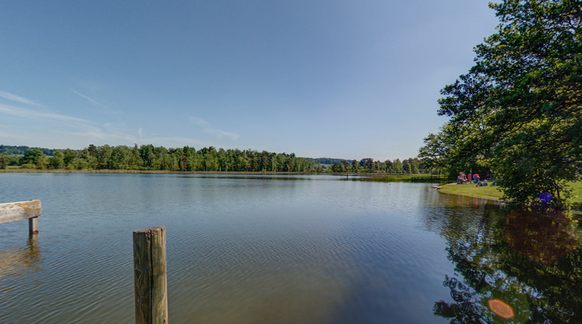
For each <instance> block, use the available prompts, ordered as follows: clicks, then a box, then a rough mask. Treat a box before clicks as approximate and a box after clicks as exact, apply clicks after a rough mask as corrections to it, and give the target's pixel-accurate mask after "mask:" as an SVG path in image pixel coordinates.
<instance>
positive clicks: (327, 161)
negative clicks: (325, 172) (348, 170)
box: [311, 158, 352, 165]
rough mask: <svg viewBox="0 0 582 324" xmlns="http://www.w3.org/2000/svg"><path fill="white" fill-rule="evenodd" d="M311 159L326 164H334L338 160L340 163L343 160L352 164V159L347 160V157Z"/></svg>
mask: <svg viewBox="0 0 582 324" xmlns="http://www.w3.org/2000/svg"><path fill="white" fill-rule="evenodd" d="M311 160H312V161H313V163H315V164H317V163H321V164H325V165H334V164H335V163H336V162H337V163H338V164H339V163H342V161H348V163H349V164H350V165H351V164H352V160H346V159H332V158H317V159H311Z"/></svg>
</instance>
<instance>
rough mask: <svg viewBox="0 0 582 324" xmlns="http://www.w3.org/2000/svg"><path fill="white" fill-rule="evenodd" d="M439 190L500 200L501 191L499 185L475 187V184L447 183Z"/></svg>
mask: <svg viewBox="0 0 582 324" xmlns="http://www.w3.org/2000/svg"><path fill="white" fill-rule="evenodd" d="M439 191H440V192H443V193H448V194H453V195H459V196H469V197H475V198H483V199H492V200H500V199H501V196H503V193H502V192H501V191H500V190H499V187H493V186H485V187H476V186H475V184H474V183H473V184H462V185H458V184H447V185H443V186H441V188H440V189H439Z"/></svg>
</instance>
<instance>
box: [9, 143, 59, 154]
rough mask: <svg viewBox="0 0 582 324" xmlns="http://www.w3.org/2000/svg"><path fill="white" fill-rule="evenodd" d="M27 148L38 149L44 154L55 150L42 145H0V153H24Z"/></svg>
mask: <svg viewBox="0 0 582 324" xmlns="http://www.w3.org/2000/svg"><path fill="white" fill-rule="evenodd" d="M29 150H39V151H41V152H42V153H43V154H44V155H49V156H52V155H53V152H54V151H55V150H50V149H47V148H42V147H28V146H9V145H0V154H2V153H4V154H6V155H24V154H26V152H28V151H29Z"/></svg>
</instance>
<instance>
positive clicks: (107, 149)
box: [0, 144, 425, 174]
mask: <svg viewBox="0 0 582 324" xmlns="http://www.w3.org/2000/svg"><path fill="white" fill-rule="evenodd" d="M52 153H53V155H52V156H47V155H45V154H44V153H43V152H42V151H41V150H38V149H29V150H27V151H26V153H25V154H24V155H23V156H8V155H5V154H0V168H5V167H6V166H7V165H20V166H21V167H23V168H34V169H68V170H161V171H190V172H192V171H219V172H356V173H358V172H386V173H409V174H416V173H420V172H423V171H425V170H424V168H423V165H422V163H421V162H420V160H419V159H418V158H410V159H405V160H403V161H400V160H399V159H396V160H394V161H393V162H392V161H390V160H386V161H384V162H381V161H374V160H373V159H370V158H366V159H362V160H360V161H357V160H353V161H348V160H340V159H334V160H335V161H336V162H335V164H334V165H332V166H331V167H325V166H323V165H322V164H321V163H316V161H318V159H311V158H303V157H297V156H295V154H294V153H291V154H286V153H272V152H267V151H261V152H258V151H254V150H250V149H249V150H239V149H234V150H232V149H227V150H224V149H222V148H220V149H216V148H214V147H212V146H211V147H205V148H202V149H199V150H196V149H195V148H193V147H188V146H185V147H183V148H169V149H168V148H165V147H163V146H158V147H156V146H153V145H151V144H149V145H141V146H138V145H137V144H136V145H134V146H132V147H129V146H124V145H119V146H110V145H102V146H95V145H89V146H88V147H87V148H85V149H83V150H71V149H66V150H54V151H53V152H52ZM338 161H340V162H338Z"/></svg>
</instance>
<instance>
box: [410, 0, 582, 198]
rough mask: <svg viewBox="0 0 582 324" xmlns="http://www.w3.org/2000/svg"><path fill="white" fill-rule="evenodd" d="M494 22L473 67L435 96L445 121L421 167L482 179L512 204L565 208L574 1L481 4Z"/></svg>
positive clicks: (575, 132) (580, 44)
mask: <svg viewBox="0 0 582 324" xmlns="http://www.w3.org/2000/svg"><path fill="white" fill-rule="evenodd" d="M490 6H491V8H492V9H494V10H495V11H496V15H497V17H499V19H500V24H499V26H498V27H497V32H496V33H495V34H493V35H492V36H490V37H488V38H486V39H485V42H484V43H482V44H479V45H478V46H476V47H475V53H476V58H475V65H474V66H473V67H472V68H471V69H470V70H469V72H468V73H467V74H464V75H461V76H460V77H459V79H458V80H457V81H456V82H455V83H453V84H451V85H447V86H446V87H445V88H444V89H443V90H442V91H441V93H442V94H443V96H444V97H443V98H442V99H441V100H440V101H439V104H440V110H439V112H438V113H439V115H444V116H448V117H449V118H450V119H449V121H448V122H447V123H446V124H445V125H444V126H443V127H442V128H441V131H440V132H439V133H437V134H430V135H429V136H428V137H427V138H425V146H424V147H423V148H421V151H420V156H421V157H422V158H423V161H424V162H425V163H426V164H429V165H431V166H433V167H440V168H443V169H446V170H449V171H450V172H451V173H453V174H455V173H458V172H459V171H467V170H469V169H471V168H473V170H475V169H478V170H480V171H479V172H480V173H481V174H484V173H486V172H487V171H489V170H490V171H491V173H492V174H493V176H494V177H495V178H497V180H499V182H498V183H499V185H500V187H501V188H502V189H503V192H504V195H505V198H507V200H508V201H509V202H511V203H512V204H514V205H519V206H523V205H534V204H539V203H540V200H541V199H539V198H538V195H540V193H549V194H550V195H551V196H552V198H553V199H552V201H551V206H553V207H555V208H558V209H561V208H564V207H566V206H567V205H568V204H569V202H568V197H569V190H568V185H567V183H568V181H573V180H577V179H579V175H580V173H579V170H580V169H581V168H582V5H581V2H580V0H528V1H525V0H505V1H503V2H502V3H500V4H490Z"/></svg>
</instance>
